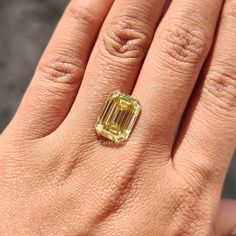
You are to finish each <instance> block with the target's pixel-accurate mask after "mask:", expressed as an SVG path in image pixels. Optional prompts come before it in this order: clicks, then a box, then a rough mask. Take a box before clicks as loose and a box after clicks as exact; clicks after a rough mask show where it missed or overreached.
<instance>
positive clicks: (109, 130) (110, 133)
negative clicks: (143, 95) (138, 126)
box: [96, 91, 141, 143]
mask: <svg viewBox="0 0 236 236" xmlns="http://www.w3.org/2000/svg"><path fill="white" fill-rule="evenodd" d="M140 111H141V106H140V103H139V101H138V100H137V99H135V98H133V97H131V96H129V95H127V94H125V93H122V92H120V91H114V92H112V93H111V94H110V95H109V97H108V99H107V101H106V103H105V106H104V108H103V111H102V113H101V115H100V116H99V117H98V119H97V123H96V131H97V133H98V134H99V135H101V136H103V137H105V138H107V139H109V140H112V141H114V142H116V143H120V142H122V141H125V140H127V139H128V137H129V135H130V133H131V131H132V128H133V126H134V124H135V122H136V120H137V118H138V116H139V114H140Z"/></svg>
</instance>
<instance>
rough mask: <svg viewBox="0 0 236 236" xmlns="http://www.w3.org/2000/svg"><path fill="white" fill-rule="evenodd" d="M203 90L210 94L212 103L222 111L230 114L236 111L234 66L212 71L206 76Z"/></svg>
mask: <svg viewBox="0 0 236 236" xmlns="http://www.w3.org/2000/svg"><path fill="white" fill-rule="evenodd" d="M226 67H228V68H227V69H226ZM231 67H232V68H231ZM219 68H220V69H219ZM203 89H204V90H205V91H206V93H207V94H208V97H209V98H210V102H211V103H214V105H215V106H218V107H219V108H220V109H221V110H222V109H223V111H229V112H230V111H232V110H235V108H236V73H235V71H234V69H233V66H228V65H226V66H219V67H215V68H213V69H211V70H210V72H209V73H208V75H207V76H206V79H205V83H204V85H203Z"/></svg>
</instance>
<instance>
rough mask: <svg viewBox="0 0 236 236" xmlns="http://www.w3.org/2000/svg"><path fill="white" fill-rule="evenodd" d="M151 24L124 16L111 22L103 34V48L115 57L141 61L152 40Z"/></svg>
mask: <svg viewBox="0 0 236 236" xmlns="http://www.w3.org/2000/svg"><path fill="white" fill-rule="evenodd" d="M152 31H153V29H151V26H149V25H148V24H147V23H144V22H140V21H138V20H137V19H134V18H132V17H128V16H123V17H121V18H119V19H116V20H115V22H113V23H111V24H110V27H108V29H107V30H105V33H104V35H103V36H102V46H103V47H102V49H103V50H104V49H105V53H106V54H108V55H109V56H112V57H113V58H114V57H115V58H122V59H134V60H135V62H136V61H141V60H142V59H143V58H144V56H145V54H146V51H147V49H148V47H149V44H150V41H151V34H152V33H151V32H152Z"/></svg>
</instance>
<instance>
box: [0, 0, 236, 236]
mask: <svg viewBox="0 0 236 236" xmlns="http://www.w3.org/2000/svg"><path fill="white" fill-rule="evenodd" d="M164 5H165V1H164V0H145V1H143V0H115V1H113V0H102V1H101V0H72V1H71V2H70V3H69V5H68V7H67V9H66V11H65V13H64V15H63V17H62V19H61V21H60V23H59V25H58V27H57V29H56V31H55V33H54V35H53V37H52V40H51V41H50V43H49V45H48V47H47V49H46V50H45V53H44V54H43V56H42V58H41V60H40V62H39V65H38V67H37V69H36V72H35V75H34V77H33V79H32V82H31V84H30V85H29V88H28V90H27V91H26V93H25V96H24V98H23V100H22V103H21V105H20V107H19V109H18V111H17V113H16V115H15V117H14V118H13V120H12V122H11V123H10V124H9V126H8V127H7V128H6V130H5V131H4V132H3V133H2V134H1V136H0V215H1V224H0V235H15V236H18V235H57V236H60V235H80V236H84V235H96V236H97V235H98V236H100V235H101V236H107V235H109V236H112V235H114V236H116V235H117V236H119V235H122V236H126V235H127V236H131V235H132V236H133V235H137V236H139V235H141V236H143V235H145V236H149V235H150V236H154V235H155V236H156V235H157V236H159V235H160V236H162V235H163V236H166V235H168V236H171V235H183V236H184V235H188V236H189V235H197V236H198V235H199V236H203V235H229V234H231V233H233V231H234V229H236V203H235V202H234V201H233V200H232V201H231V200H223V201H221V192H222V185H223V181H224V178H225V175H226V173H227V169H228V167H229V164H230V161H231V157H232V155H233V152H234V148H235V143H236V135H235V134H236V40H235V39H236V1H235V0H226V1H225V2H223V0H214V1H213V0H173V1H172V3H171V5H170V6H169V8H168V11H167V13H166V14H165V16H164V17H163V18H162V20H161V21H160V19H161V17H162V16H163V10H164ZM200 72H201V76H200ZM113 90H121V91H123V92H126V93H128V94H131V95H133V96H134V97H135V98H137V99H138V100H139V101H140V103H141V105H142V113H141V116H140V119H139V120H138V122H137V124H136V126H135V128H134V130H133V132H132V135H131V137H130V139H129V140H128V141H127V142H126V143H124V144H122V145H117V144H110V143H107V142H104V140H103V139H102V138H100V137H98V136H97V135H96V133H95V128H94V125H95V122H96V119H97V116H98V115H99V114H100V112H101V109H102V107H103V104H104V101H105V99H106V98H107V95H108V94H109V93H110V92H112V91H113ZM178 127H179V128H178Z"/></svg>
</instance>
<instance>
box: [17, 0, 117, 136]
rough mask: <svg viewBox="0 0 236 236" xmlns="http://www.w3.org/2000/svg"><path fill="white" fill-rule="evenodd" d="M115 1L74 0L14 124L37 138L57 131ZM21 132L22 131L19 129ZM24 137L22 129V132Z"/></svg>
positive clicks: (56, 32)
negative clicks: (102, 25) (103, 23)
mask: <svg viewBox="0 0 236 236" xmlns="http://www.w3.org/2000/svg"><path fill="white" fill-rule="evenodd" d="M112 2H113V0H105V1H103V3H102V4H100V1H99V0H73V1H71V3H70V4H69V6H68V8H67V10H66V11H65V13H64V16H63V17H62V19H61V21H60V23H59V25H58V27H57V29H56V31H55V33H54V36H53V38H52V40H51V41H50V43H49V45H48V47H47V49H46V51H45V53H44V55H43V56H42V59H41V61H40V63H39V65H38V67H37V70H36V73H35V75H34V78H33V81H32V83H31V85H30V86H29V88H28V90H27V92H26V94H25V97H24V99H23V102H22V105H21V106H20V108H19V111H18V113H17V116H16V118H15V120H14V121H15V123H16V126H17V128H18V127H22V129H23V130H26V131H30V132H28V133H29V134H28V135H32V136H34V137H42V136H45V135H47V134H49V133H51V132H52V131H54V130H55V129H56V128H57V127H58V126H59V125H60V123H61V122H62V121H63V120H64V119H65V117H66V115H67V113H68V111H69V110H70V107H71V105H72V103H73V101H74V99H75V96H76V95H77V92H78V89H79V86H80V83H81V81H82V78H83V74H84V70H85V66H86V63H87V60H88V58H89V55H90V51H91V49H92V47H93V44H94V41H95V39H96V36H97V33H98V31H99V29H100V26H101V24H102V22H103V20H104V18H105V16H106V14H107V13H108V11H109V8H110V6H111V4H112ZM18 130H19V129H18ZM19 132H21V134H22V130H20V131H19Z"/></svg>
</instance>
